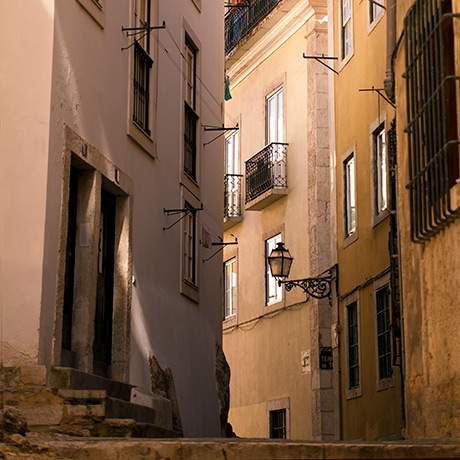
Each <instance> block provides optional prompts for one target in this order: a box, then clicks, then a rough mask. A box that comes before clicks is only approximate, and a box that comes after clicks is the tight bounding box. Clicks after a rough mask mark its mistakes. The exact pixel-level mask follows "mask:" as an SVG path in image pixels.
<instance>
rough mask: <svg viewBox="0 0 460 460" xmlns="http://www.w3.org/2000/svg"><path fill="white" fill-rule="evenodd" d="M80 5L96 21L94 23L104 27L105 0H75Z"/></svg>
mask: <svg viewBox="0 0 460 460" xmlns="http://www.w3.org/2000/svg"><path fill="white" fill-rule="evenodd" d="M77 2H78V3H79V4H80V6H81V7H82V8H83V9H84V10H85V11H86V12H87V13H88V15H89V16H90V17H91V18H92V19H93V20H94V21H95V22H96V24H97V25H98V26H99V27H100V28H101V29H104V27H105V8H104V7H105V0H77Z"/></svg>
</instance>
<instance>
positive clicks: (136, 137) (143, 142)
mask: <svg viewBox="0 0 460 460" xmlns="http://www.w3.org/2000/svg"><path fill="white" fill-rule="evenodd" d="M128 136H129V137H130V138H131V139H132V140H133V141H134V142H135V143H136V144H137V145H139V147H141V148H142V150H144V151H145V152H146V153H147V154H148V155H150V156H151V157H152V158H156V157H157V148H156V147H157V146H156V142H155V141H154V140H153V139H152V138H151V137H150V136H149V135H148V134H147V133H146V132H145V131H143V130H142V129H140V128H138V127H137V126H136V124H135V123H134V122H133V121H131V120H128Z"/></svg>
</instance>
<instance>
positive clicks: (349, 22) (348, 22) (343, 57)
mask: <svg viewBox="0 0 460 460" xmlns="http://www.w3.org/2000/svg"><path fill="white" fill-rule="evenodd" d="M344 2H349V7H350V14H349V17H348V18H346V19H345V20H344ZM348 26H349V27H350V48H349V50H348V52H347V53H346V54H345V43H346V41H345V33H346V29H347V27H348ZM353 48H354V47H353V0H340V2H339V50H340V51H339V56H340V62H341V63H343V65H344V64H345V63H346V62H348V60H349V59H350V58H351V57H352V56H353Z"/></svg>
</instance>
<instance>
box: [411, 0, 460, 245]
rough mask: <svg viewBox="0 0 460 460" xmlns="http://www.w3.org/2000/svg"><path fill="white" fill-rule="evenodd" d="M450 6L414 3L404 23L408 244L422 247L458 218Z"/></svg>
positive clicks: (440, 1) (437, 0) (443, 0)
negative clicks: (408, 211)
mask: <svg viewBox="0 0 460 460" xmlns="http://www.w3.org/2000/svg"><path fill="white" fill-rule="evenodd" d="M459 17H460V13H452V1H451V0H416V2H415V3H414V5H413V6H412V8H411V9H410V10H409V12H408V13H407V15H406V17H405V19H404V34H405V37H406V73H405V75H404V76H405V78H406V84H407V86H406V88H407V118H408V124H407V127H406V132H407V134H408V151H409V183H408V184H407V189H408V190H409V199H410V219H411V238H412V241H414V242H416V243H424V242H426V241H428V240H430V239H431V238H432V237H433V236H435V235H436V234H437V233H439V232H440V231H441V230H442V229H443V228H445V227H446V226H447V225H449V224H450V223H451V222H452V221H453V220H455V219H457V218H458V217H459V216H460V206H459V205H458V204H455V203H454V200H453V196H452V188H453V187H454V186H455V185H456V184H458V182H459V178H460V177H459V147H460V140H459V133H458V130H457V117H458V107H457V104H456V101H457V96H458V91H459V87H458V83H459V81H460V76H458V75H456V74H455V71H456V69H455V59H456V56H455V54H456V53H455V46H454V24H453V22H454V19H458V18H459Z"/></svg>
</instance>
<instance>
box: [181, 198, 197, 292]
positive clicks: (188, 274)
mask: <svg viewBox="0 0 460 460" xmlns="http://www.w3.org/2000/svg"><path fill="white" fill-rule="evenodd" d="M185 209H187V213H186V215H185V218H184V226H183V229H184V245H183V247H184V279H185V280H186V281H188V282H189V283H192V284H194V285H196V284H197V283H196V281H197V280H196V211H195V209H194V208H193V206H192V205H190V204H189V203H187V202H185Z"/></svg>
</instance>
